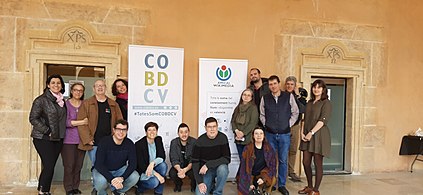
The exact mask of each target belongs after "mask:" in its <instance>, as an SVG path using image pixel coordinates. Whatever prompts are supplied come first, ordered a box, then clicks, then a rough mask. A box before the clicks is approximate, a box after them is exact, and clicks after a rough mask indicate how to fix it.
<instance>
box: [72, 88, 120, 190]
mask: <svg viewBox="0 0 423 195" xmlns="http://www.w3.org/2000/svg"><path fill="white" fill-rule="evenodd" d="M93 91H94V96H92V97H91V98H89V99H87V100H85V101H84V102H83V103H82V104H81V107H80V108H79V109H78V110H79V112H78V120H82V119H85V118H87V119H88V125H81V126H78V133H79V138H80V142H79V145H78V148H79V149H81V150H84V151H88V156H89V158H90V160H91V163H92V166H93V167H94V164H95V159H96V155H95V154H96V151H97V146H98V143H99V142H100V140H101V139H102V138H103V137H107V136H110V135H111V133H112V126H113V125H114V124H115V123H116V121H117V120H119V119H122V118H123V117H122V112H121V111H120V108H119V105H118V104H117V103H116V102H115V101H113V100H112V99H110V98H108V97H107V96H106V84H105V82H104V80H97V81H95V83H94V86H93ZM93 178H94V177H93ZM94 182H95V181H93V183H94ZM91 193H92V194H94V195H95V194H96V191H95V188H94V189H93V191H92V192H91Z"/></svg>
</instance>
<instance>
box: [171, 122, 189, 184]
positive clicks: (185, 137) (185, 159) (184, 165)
mask: <svg viewBox="0 0 423 195" xmlns="http://www.w3.org/2000/svg"><path fill="white" fill-rule="evenodd" d="M189 132H190V130H189V127H188V125H187V124H185V123H181V124H180V125H179V127H178V137H177V138H175V139H173V140H172V141H171V142H170V152H169V156H170V163H172V168H171V169H170V171H169V176H170V178H171V179H172V180H173V182H174V183H175V188H174V189H173V191H174V192H180V191H181V187H182V184H183V183H182V179H183V178H185V176H188V177H189V178H190V179H191V192H194V191H195V187H196V183H195V178H194V173H193V172H192V163H191V155H192V148H193V147H194V144H195V141H196V139H195V138H193V137H191V136H189Z"/></svg>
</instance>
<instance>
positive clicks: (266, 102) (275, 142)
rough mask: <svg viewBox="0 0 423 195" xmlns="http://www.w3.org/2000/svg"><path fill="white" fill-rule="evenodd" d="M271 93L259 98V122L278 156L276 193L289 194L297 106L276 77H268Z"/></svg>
mask: <svg viewBox="0 0 423 195" xmlns="http://www.w3.org/2000/svg"><path fill="white" fill-rule="evenodd" d="M269 88H270V91H271V93H270V94H266V95H264V96H263V97H262V98H261V102H260V120H261V122H262V123H263V125H264V126H265V128H266V139H267V141H268V142H269V143H270V145H271V146H272V147H273V149H274V150H275V151H276V152H277V154H278V157H277V158H278V162H279V163H278V186H279V188H278V191H279V192H281V193H282V194H284V195H286V194H289V192H288V190H287V189H286V187H285V184H286V175H287V165H288V163H287V158H288V150H289V145H290V139H291V138H290V137H291V135H290V134H291V127H292V125H294V123H295V121H297V118H298V113H299V111H298V106H297V103H296V102H295V98H294V96H293V95H292V94H291V93H288V92H285V91H281V89H280V80H279V77H278V76H276V75H272V76H270V77H269Z"/></svg>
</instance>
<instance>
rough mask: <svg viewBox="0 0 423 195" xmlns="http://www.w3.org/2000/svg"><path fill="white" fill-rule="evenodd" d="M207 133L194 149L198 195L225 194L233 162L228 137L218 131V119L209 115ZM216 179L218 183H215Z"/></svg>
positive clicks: (193, 159) (206, 122)
mask: <svg viewBox="0 0 423 195" xmlns="http://www.w3.org/2000/svg"><path fill="white" fill-rule="evenodd" d="M205 128H206V133H204V134H203V135H201V136H200V137H199V138H198V139H197V142H196V143H195V145H194V148H193V150H192V170H193V171H194V176H195V180H196V181H197V189H196V191H195V194H196V195H200V194H209V192H210V191H211V189H212V188H213V187H214V191H213V194H214V195H221V194H223V188H224V186H225V183H226V179H227V178H228V174H229V169H228V164H229V163H230V162H231V152H230V150H229V143H228V137H226V135H225V134H224V133H222V132H220V131H218V124H217V120H216V119H215V118H213V117H209V118H207V119H206V121H205ZM213 181H216V184H213V183H214V182H213Z"/></svg>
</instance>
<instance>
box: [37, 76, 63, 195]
mask: <svg viewBox="0 0 423 195" xmlns="http://www.w3.org/2000/svg"><path fill="white" fill-rule="evenodd" d="M46 85H47V87H46V88H45V89H44V92H43V94H42V95H40V96H38V97H37V98H35V100H34V102H33V103H32V108H31V112H30V114H29V122H30V123H31V125H32V132H31V137H32V138H33V140H32V141H33V143H34V146H35V149H36V150H37V153H38V154H39V155H40V158H41V173H40V176H39V179H38V188H37V190H38V194H47V195H49V194H51V193H50V187H51V181H52V179H53V174H54V166H55V165H56V161H57V158H58V157H59V154H60V151H61V150H62V146H63V138H64V137H65V131H66V106H65V101H64V100H63V93H64V92H65V88H64V87H65V83H64V82H63V79H62V77H61V76H60V75H58V74H54V75H51V76H49V77H48V78H47V81H46Z"/></svg>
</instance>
